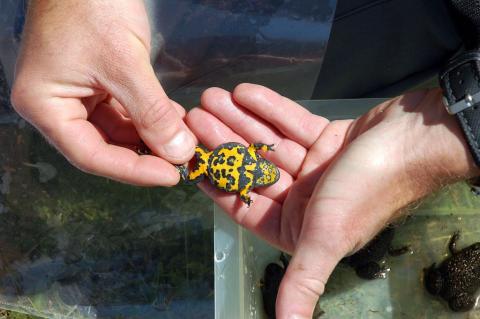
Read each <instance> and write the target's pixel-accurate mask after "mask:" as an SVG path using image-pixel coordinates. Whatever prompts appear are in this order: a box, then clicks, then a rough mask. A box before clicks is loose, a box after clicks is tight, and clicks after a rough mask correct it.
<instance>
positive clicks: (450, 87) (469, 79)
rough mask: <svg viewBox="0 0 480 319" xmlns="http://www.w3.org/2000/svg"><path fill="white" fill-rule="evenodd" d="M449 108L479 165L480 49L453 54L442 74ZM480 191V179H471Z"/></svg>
mask: <svg viewBox="0 0 480 319" xmlns="http://www.w3.org/2000/svg"><path fill="white" fill-rule="evenodd" d="M439 80H440V86H441V87H442V89H443V94H444V98H443V101H444V104H445V107H446V109H447V112H448V113H450V114H452V115H455V116H456V117H457V119H458V122H459V123H460V126H461V128H462V130H463V133H464V135H465V138H466V140H467V143H468V145H469V147H470V151H471V153H472V155H473V159H474V160H475V164H476V165H477V166H478V167H480V51H478V50H474V51H466V52H463V53H462V54H460V55H458V56H456V57H454V58H452V59H451V60H450V61H449V62H448V63H447V65H446V67H445V68H444V69H443V70H442V71H441V72H440V74H439ZM468 182H469V184H470V186H471V190H472V192H473V193H474V194H476V195H480V179H479V178H474V179H472V180H470V181H468Z"/></svg>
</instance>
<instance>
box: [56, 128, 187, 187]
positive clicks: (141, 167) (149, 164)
mask: <svg viewBox="0 0 480 319" xmlns="http://www.w3.org/2000/svg"><path fill="white" fill-rule="evenodd" d="M53 143H54V144H55V145H56V146H57V148H58V149H60V150H61V151H62V153H63V154H64V155H65V157H67V158H68V159H69V160H70V161H71V162H72V163H73V164H74V165H75V166H77V167H78V168H80V169H82V170H83V171H86V172H89V173H93V174H96V175H100V176H104V177H109V178H112V179H114V180H117V181H121V182H125V183H129V184H134V185H140V186H173V185H175V184H177V183H178V181H179V178H180V176H179V174H178V172H177V170H176V169H175V167H174V166H172V165H171V164H170V163H168V162H167V161H165V160H163V159H161V158H159V157H156V156H139V155H138V154H136V153H135V152H134V151H132V150H130V149H128V148H125V147H121V146H116V145H111V144H107V143H106V142H105V141H104V140H103V138H102V137H101V135H100V134H99V133H98V132H97V130H96V128H95V127H94V125H93V124H92V123H90V122H88V121H85V120H82V119H76V120H71V121H69V122H67V123H65V125H63V126H61V127H58V131H57V132H56V133H55V134H54V137H53Z"/></svg>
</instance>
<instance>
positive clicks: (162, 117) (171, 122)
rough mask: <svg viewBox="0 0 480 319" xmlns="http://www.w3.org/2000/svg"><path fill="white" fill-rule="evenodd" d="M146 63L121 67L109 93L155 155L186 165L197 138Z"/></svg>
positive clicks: (147, 62)
mask: <svg viewBox="0 0 480 319" xmlns="http://www.w3.org/2000/svg"><path fill="white" fill-rule="evenodd" d="M144 60H145V61H143V62H140V61H138V60H137V62H136V63H134V65H131V66H130V67H128V64H127V65H123V66H119V68H120V69H121V70H117V71H119V74H118V75H117V81H113V83H111V90H110V92H112V95H113V97H114V98H115V99H117V100H118V101H119V102H120V103H121V104H122V105H123V106H124V107H125V109H126V110H127V112H128V113H129V115H130V117H131V119H132V122H133V124H134V125H135V128H136V129H137V131H138V134H139V135H140V137H141V138H142V140H143V141H144V142H145V144H146V145H147V146H148V147H149V148H150V149H151V150H152V151H153V152H154V153H155V154H157V155H159V156H160V157H162V158H164V159H165V160H167V161H169V162H171V163H174V164H182V163H185V162H187V161H188V160H189V159H190V158H191V157H192V156H193V154H194V148H195V144H196V143H195V137H194V135H193V133H192V132H191V131H190V130H189V129H188V127H187V126H186V125H185V123H184V122H183V119H182V118H181V116H180V114H179V112H178V111H177V110H176V108H175V102H173V101H171V100H170V99H169V98H168V96H167V95H166V93H165V91H164V90H163V88H162V86H161V85H160V83H159V82H158V79H157V77H156V76H155V72H154V71H153V68H152V66H151V64H150V62H149V60H148V59H144ZM130 64H131V63H130Z"/></svg>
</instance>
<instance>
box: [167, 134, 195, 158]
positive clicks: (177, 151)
mask: <svg viewBox="0 0 480 319" xmlns="http://www.w3.org/2000/svg"><path fill="white" fill-rule="evenodd" d="M194 147H195V143H194V141H193V138H192V137H191V136H190V134H188V133H187V132H186V131H180V132H178V133H177V134H175V135H174V136H173V138H172V139H171V140H170V141H168V142H167V143H166V144H164V145H163V150H164V151H165V155H167V156H169V157H171V158H173V159H182V160H185V159H186V157H187V155H189V154H190V152H192V151H193V149H194Z"/></svg>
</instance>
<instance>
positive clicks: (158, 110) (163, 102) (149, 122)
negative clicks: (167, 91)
mask: <svg viewBox="0 0 480 319" xmlns="http://www.w3.org/2000/svg"><path fill="white" fill-rule="evenodd" d="M172 112H175V110H174V109H173V107H172V106H171V104H170V101H168V99H166V98H165V99H155V100H153V102H152V103H150V104H149V105H147V106H146V107H145V108H143V109H142V111H141V112H140V114H139V117H140V118H139V124H140V125H141V127H142V128H144V129H151V128H153V127H155V126H157V125H159V124H162V125H165V124H169V123H168V121H169V120H170V119H171V118H172V117H173V116H174V115H175V114H174V113H172Z"/></svg>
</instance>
